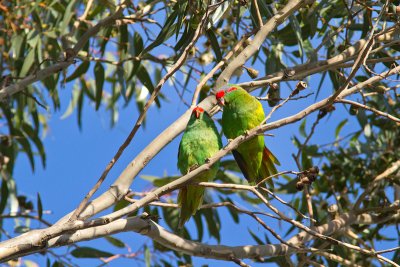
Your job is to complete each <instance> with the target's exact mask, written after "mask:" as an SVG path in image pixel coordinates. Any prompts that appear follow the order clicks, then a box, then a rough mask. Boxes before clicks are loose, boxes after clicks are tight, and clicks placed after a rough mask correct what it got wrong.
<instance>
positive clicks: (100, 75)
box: [94, 62, 104, 110]
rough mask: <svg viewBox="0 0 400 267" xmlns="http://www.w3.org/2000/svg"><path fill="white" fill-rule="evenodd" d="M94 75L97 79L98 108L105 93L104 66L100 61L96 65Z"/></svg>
mask: <svg viewBox="0 0 400 267" xmlns="http://www.w3.org/2000/svg"><path fill="white" fill-rule="evenodd" d="M94 77H95V79H96V110H98V109H99V107H100V103H101V98H102V95H103V85H104V67H103V65H102V64H101V63H100V62H97V63H96V65H95V66H94Z"/></svg>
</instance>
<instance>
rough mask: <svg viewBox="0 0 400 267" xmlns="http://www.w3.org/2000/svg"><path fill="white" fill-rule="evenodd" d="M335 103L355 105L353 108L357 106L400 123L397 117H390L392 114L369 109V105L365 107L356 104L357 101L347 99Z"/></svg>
mask: <svg viewBox="0 0 400 267" xmlns="http://www.w3.org/2000/svg"><path fill="white" fill-rule="evenodd" d="M335 102H337V103H344V104H350V105H353V106H356V107H359V108H362V109H365V110H369V111H372V112H373V113H375V114H377V115H379V116H383V117H385V118H388V119H390V120H392V121H394V122H397V123H400V119H399V118H397V117H395V116H393V115H390V114H388V113H386V112H383V111H380V110H378V109H375V108H372V107H369V106H367V105H363V104H361V103H358V102H355V101H351V100H347V99H338V100H335Z"/></svg>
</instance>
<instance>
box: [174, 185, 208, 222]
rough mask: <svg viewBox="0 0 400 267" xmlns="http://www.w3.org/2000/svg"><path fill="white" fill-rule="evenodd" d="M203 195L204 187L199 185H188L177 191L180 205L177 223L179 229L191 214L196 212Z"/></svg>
mask: <svg viewBox="0 0 400 267" xmlns="http://www.w3.org/2000/svg"><path fill="white" fill-rule="evenodd" d="M203 196H204V188H203V187H199V186H191V185H188V186H186V187H184V188H182V189H181V190H180V191H179V194H178V204H179V206H180V207H181V210H180V213H179V223H178V228H179V229H181V228H182V227H183V225H184V224H185V223H186V222H187V221H188V220H189V219H190V217H191V216H192V215H195V214H196V212H197V210H198V209H199V208H200V206H201V204H202V203H203Z"/></svg>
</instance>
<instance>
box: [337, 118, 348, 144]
mask: <svg viewBox="0 0 400 267" xmlns="http://www.w3.org/2000/svg"><path fill="white" fill-rule="evenodd" d="M347 121H348V119H344V120H342V121H341V122H340V123H339V125H338V126H337V127H336V130H335V138H336V139H337V138H338V137H339V134H340V131H341V130H342V128H343V126H344V125H345V124H346V123H347Z"/></svg>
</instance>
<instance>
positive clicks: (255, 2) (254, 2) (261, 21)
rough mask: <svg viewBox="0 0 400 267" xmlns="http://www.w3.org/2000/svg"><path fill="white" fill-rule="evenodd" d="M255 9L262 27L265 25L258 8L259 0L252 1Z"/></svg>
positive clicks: (259, 24)
mask: <svg viewBox="0 0 400 267" xmlns="http://www.w3.org/2000/svg"><path fill="white" fill-rule="evenodd" d="M252 3H253V6H254V9H255V10H256V14H257V21H258V27H261V26H263V25H264V23H263V20H262V17H261V13H260V9H259V8H258V3H257V0H252Z"/></svg>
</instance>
